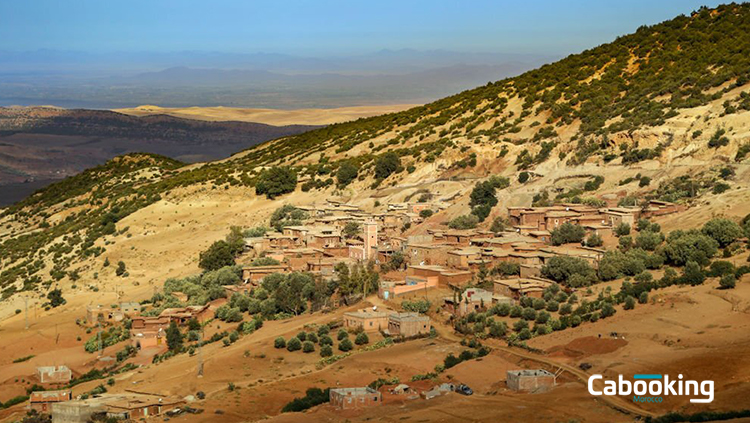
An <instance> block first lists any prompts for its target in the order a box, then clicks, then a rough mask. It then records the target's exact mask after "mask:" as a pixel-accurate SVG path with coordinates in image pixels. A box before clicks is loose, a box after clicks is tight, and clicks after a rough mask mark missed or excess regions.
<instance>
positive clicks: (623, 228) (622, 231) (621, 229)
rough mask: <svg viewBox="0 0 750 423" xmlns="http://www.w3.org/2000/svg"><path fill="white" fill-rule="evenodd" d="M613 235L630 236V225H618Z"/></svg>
mask: <svg viewBox="0 0 750 423" xmlns="http://www.w3.org/2000/svg"><path fill="white" fill-rule="evenodd" d="M615 235H617V236H624V235H630V225H628V224H627V223H620V224H619V225H617V226H615Z"/></svg>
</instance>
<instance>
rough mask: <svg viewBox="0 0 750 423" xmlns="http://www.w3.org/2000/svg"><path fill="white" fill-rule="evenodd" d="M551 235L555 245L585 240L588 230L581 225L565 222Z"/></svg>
mask: <svg viewBox="0 0 750 423" xmlns="http://www.w3.org/2000/svg"><path fill="white" fill-rule="evenodd" d="M550 235H551V236H550V240H551V241H552V244H553V245H562V244H567V243H572V242H581V241H583V237H585V236H586V231H585V230H584V229H583V228H582V227H581V226H579V225H574V224H572V223H570V222H565V223H563V224H562V225H560V226H558V227H557V228H555V229H553V230H552V232H551V234H550Z"/></svg>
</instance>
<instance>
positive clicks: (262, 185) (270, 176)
mask: <svg viewBox="0 0 750 423" xmlns="http://www.w3.org/2000/svg"><path fill="white" fill-rule="evenodd" d="M296 188H297V172H295V171H294V170H293V169H291V168H289V167H273V168H271V169H267V170H264V171H263V172H261V173H260V175H259V176H258V180H257V182H256V183H255V193H256V195H263V194H265V195H266V198H269V199H274V198H276V197H278V196H279V195H283V194H287V193H290V192H293V191H294V190H295V189H296Z"/></svg>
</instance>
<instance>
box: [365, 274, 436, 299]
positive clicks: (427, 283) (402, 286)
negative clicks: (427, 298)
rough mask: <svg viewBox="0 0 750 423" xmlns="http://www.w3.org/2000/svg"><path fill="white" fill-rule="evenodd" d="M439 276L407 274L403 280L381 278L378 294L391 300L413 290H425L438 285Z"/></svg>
mask: <svg viewBox="0 0 750 423" xmlns="http://www.w3.org/2000/svg"><path fill="white" fill-rule="evenodd" d="M438 279H439V277H438V276H427V277H422V276H413V275H412V276H406V277H405V278H404V280H402V281H387V280H381V281H380V284H379V286H378V296H379V297H380V298H382V299H384V300H390V299H393V298H396V297H400V296H402V295H406V294H410V293H413V292H424V291H425V290H428V289H433V288H437V287H438Z"/></svg>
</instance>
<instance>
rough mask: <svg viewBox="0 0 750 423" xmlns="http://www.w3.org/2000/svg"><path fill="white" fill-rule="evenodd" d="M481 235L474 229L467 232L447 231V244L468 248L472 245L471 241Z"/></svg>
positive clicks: (445, 234)
mask: <svg viewBox="0 0 750 423" xmlns="http://www.w3.org/2000/svg"><path fill="white" fill-rule="evenodd" d="M478 235H479V233H478V232H477V231H475V230H473V229H465V230H449V231H445V233H444V234H443V236H445V242H446V243H448V244H455V245H461V246H468V245H470V244H471V239H472V238H476V237H477V236H478Z"/></svg>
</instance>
